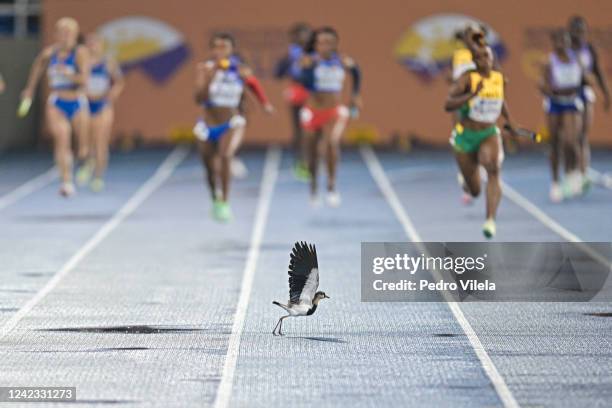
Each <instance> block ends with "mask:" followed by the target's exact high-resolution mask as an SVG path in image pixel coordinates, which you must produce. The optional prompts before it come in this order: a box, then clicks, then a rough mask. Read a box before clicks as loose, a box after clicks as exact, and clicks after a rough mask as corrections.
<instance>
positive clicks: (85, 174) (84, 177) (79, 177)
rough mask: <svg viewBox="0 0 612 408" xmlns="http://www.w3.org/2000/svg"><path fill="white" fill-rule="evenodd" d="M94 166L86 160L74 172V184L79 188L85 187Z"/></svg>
mask: <svg viewBox="0 0 612 408" xmlns="http://www.w3.org/2000/svg"><path fill="white" fill-rule="evenodd" d="M93 168H94V164H93V162H92V161H91V160H86V161H85V162H84V163H83V164H82V165H81V166H80V167H79V168H78V169H77V172H76V182H77V185H78V186H79V187H83V186H86V185H87V184H88V183H89V181H90V180H91V176H92V174H93Z"/></svg>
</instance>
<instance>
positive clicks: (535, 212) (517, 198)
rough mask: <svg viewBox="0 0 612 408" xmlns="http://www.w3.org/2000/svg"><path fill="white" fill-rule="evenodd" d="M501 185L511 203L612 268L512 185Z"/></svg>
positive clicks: (502, 183)
mask: <svg viewBox="0 0 612 408" xmlns="http://www.w3.org/2000/svg"><path fill="white" fill-rule="evenodd" d="M501 185H502V192H503V194H504V195H505V196H506V197H508V199H510V201H512V202H513V203H515V204H516V205H518V206H519V207H521V208H522V209H524V210H525V211H527V212H528V213H529V214H531V215H532V216H533V217H534V218H535V219H537V220H538V221H540V222H541V223H542V224H544V226H546V227H547V228H548V229H550V230H551V231H553V232H554V233H556V234H557V235H559V236H560V237H561V238H563V239H565V240H566V241H569V242H574V243H576V244H577V246H578V247H580V249H582V250H583V251H584V252H585V253H587V254H589V256H590V257H591V258H593V259H595V260H596V261H597V262H599V263H600V264H601V265H603V266H605V267H609V266H610V261H609V260H608V259H606V257H605V256H603V255H601V254H600V253H598V252H597V251H595V250H594V249H593V248H591V247H590V246H589V245H586V244H585V243H584V241H583V240H582V239H581V238H580V237H578V236H577V235H576V234H574V233H572V232H570V231H569V230H567V229H566V228H565V227H563V226H562V225H561V224H559V223H558V222H557V221H555V220H553V219H552V218H551V217H550V216H549V215H548V214H546V213H545V212H544V211H542V210H541V209H540V207H538V206H536V205H535V204H534V203H532V202H531V201H529V200H528V199H527V198H526V197H525V196H523V195H522V194H521V193H519V192H518V191H516V190H515V189H514V188H512V187H511V186H510V185H508V183H506V182H504V181H502V182H501Z"/></svg>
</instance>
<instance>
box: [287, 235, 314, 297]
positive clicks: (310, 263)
mask: <svg viewBox="0 0 612 408" xmlns="http://www.w3.org/2000/svg"><path fill="white" fill-rule="evenodd" d="M318 287H319V263H318V261H317V250H316V248H315V246H314V245H308V244H307V243H306V242H296V243H295V245H294V246H293V250H292V251H291V259H290V261H289V302H291V303H294V304H297V303H300V302H302V303H306V304H312V299H313V297H314V294H315V292H316V291H317V288H318Z"/></svg>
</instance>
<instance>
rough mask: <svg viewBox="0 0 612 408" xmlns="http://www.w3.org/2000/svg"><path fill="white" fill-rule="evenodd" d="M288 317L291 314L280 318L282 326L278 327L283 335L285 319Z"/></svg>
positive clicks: (279, 332)
mask: <svg viewBox="0 0 612 408" xmlns="http://www.w3.org/2000/svg"><path fill="white" fill-rule="evenodd" d="M287 317H289V315H287V316H283V317H281V318H280V326H279V328H278V334H279V335H281V336H282V335H283V331H282V330H283V320H285V318H287Z"/></svg>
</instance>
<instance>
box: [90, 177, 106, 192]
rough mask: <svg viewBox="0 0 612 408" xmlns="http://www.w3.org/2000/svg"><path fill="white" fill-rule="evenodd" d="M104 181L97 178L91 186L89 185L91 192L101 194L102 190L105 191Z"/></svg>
mask: <svg viewBox="0 0 612 408" xmlns="http://www.w3.org/2000/svg"><path fill="white" fill-rule="evenodd" d="M104 186H105V183H104V180H103V179H102V178H100V177H96V178H94V179H93V180H92V181H91V184H89V188H91V191H93V192H94V193H99V192H101V191H102V190H104Z"/></svg>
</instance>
